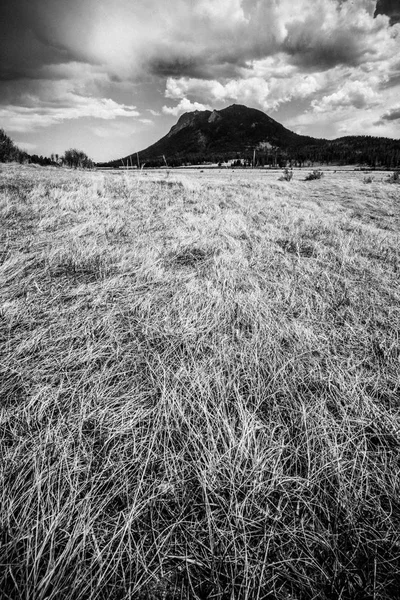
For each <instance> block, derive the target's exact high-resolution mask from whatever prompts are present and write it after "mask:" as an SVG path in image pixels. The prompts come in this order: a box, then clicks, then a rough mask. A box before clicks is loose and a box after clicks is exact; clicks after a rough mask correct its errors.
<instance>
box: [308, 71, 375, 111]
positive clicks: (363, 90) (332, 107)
mask: <svg viewBox="0 0 400 600" xmlns="http://www.w3.org/2000/svg"><path fill="white" fill-rule="evenodd" d="M376 83H377V81H376V79H375V78H372V81H371V80H370V81H369V82H367V83H365V82H362V81H345V82H344V83H343V85H341V87H340V88H339V90H338V91H337V92H334V93H332V94H330V95H327V96H323V97H322V98H321V99H318V100H313V101H312V102H311V106H312V107H313V109H314V111H315V112H317V113H321V112H329V113H332V111H336V110H342V109H343V108H347V107H354V108H357V109H360V108H363V109H365V108H367V107H368V108H370V107H372V106H376V105H377V104H378V103H379V101H380V100H381V95H380V94H379V93H378V92H377V90H376V89H374V87H375V88H376V87H377V85H376ZM374 84H375V85H374Z"/></svg>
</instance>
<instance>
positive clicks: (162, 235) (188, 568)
mask: <svg viewBox="0 0 400 600" xmlns="http://www.w3.org/2000/svg"><path fill="white" fill-rule="evenodd" d="M235 175H236V174H235ZM253 176H254V180H253V179H251V178H250V176H248V179H239V178H237V179H235V178H234V176H233V175H230V174H227V175H225V174H224V175H221V176H220V177H221V179H217V178H215V180H214V179H213V178H212V177H211V176H207V177H205V178H204V179H203V180H202V179H201V175H200V174H198V175H196V176H195V175H193V176H190V175H186V176H185V178H183V177H179V176H174V177H173V178H171V179H170V178H169V179H168V180H165V179H164V176H163V175H161V176H157V175H144V174H133V173H130V174H123V175H122V174H118V175H115V174H113V173H107V174H105V175H104V174H102V173H91V174H86V173H79V174H73V173H65V172H62V171H59V170H44V169H43V170H42V169H36V170H33V169H29V168H13V167H3V168H2V171H1V185H0V188H1V191H0V194H1V195H0V220H1V223H2V228H1V230H0V243H1V250H0V278H1V288H0V290H1V291H0V294H1V305H0V310H1V312H0V340H1V346H0V347H1V356H0V406H1V409H0V410H1V413H0V428H1V429H0V431H1V433H0V443H1V449H2V454H1V471H0V478H1V485H0V503H1V510H0V518H1V522H0V535H1V537H0V565H1V566H0V589H1V590H2V594H3V597H4V598H10V599H14V598H25V599H29V600H45V599H46V600H59V599H64V598H65V599H67V598H68V599H71V598H74V599H79V600H80V599H82V600H83V599H91V600H92V599H102V598H104V599H105V598H107V599H109V598H113V599H114V598H116V599H117V598H120V599H125V598H126V599H128V598H132V599H134V598H135V599H136V598H140V599H145V600H148V599H153V600H161V599H162V598H163V599H166V598H169V599H171V600H175V599H178V598H217V599H218V598H219V599H221V600H222V599H232V598H237V599H242V598H243V599H251V600H252V599H257V600H258V599H261V598H268V597H270V598H277V599H282V600H288V599H289V598H297V599H311V598H322V599H328V598H329V599H331V598H342V599H347V598H352V599H365V598H371V599H372V598H373V599H378V598H379V599H385V598H387V599H388V598H395V597H399V591H398V590H399V588H398V582H399V573H400V537H399V525H400V510H399V509H400V506H399V491H400V490H399V483H400V479H399V459H400V452H399V443H400V441H399V432H400V419H399V388H400V385H399V377H398V374H399V365H400V363H399V359H400V350H399V331H400V326H399V325H400V318H399V317H400V302H399V300H400V292H399V287H398V277H399V219H400V203H399V197H398V195H396V193H397V192H396V190H395V189H394V187H393V186H391V185H390V184H389V183H381V184H378V183H375V182H374V183H373V184H372V185H371V186H368V187H366V186H365V185H364V184H363V181H362V179H361V178H360V180H358V179H355V178H354V179H352V180H351V181H346V180H345V179H340V176H338V178H337V179H336V178H330V179H329V178H328V177H325V178H324V180H321V182H317V184H316V186H315V187H314V186H313V189H312V190H311V188H310V185H309V184H307V183H304V182H302V181H295V182H294V183H293V182H291V183H290V184H288V183H286V182H276V181H272V180H271V181H269V180H266V179H265V178H262V177H261V176H259V175H255V174H253ZM191 177H193V178H195V179H191ZM243 177H244V176H243ZM360 177H361V175H360Z"/></svg>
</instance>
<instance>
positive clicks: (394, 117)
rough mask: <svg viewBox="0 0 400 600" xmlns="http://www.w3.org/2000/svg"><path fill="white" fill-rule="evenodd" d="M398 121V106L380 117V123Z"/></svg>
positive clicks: (399, 117)
mask: <svg viewBox="0 0 400 600" xmlns="http://www.w3.org/2000/svg"><path fill="white" fill-rule="evenodd" d="M398 120H400V106H396V107H394V108H391V109H390V110H388V111H386V112H385V113H384V114H383V115H382V116H381V121H382V122H384V121H398Z"/></svg>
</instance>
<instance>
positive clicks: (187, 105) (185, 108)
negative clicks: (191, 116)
mask: <svg viewBox="0 0 400 600" xmlns="http://www.w3.org/2000/svg"><path fill="white" fill-rule="evenodd" d="M195 110H212V108H211V106H207V105H206V104H200V103H199V102H190V100H188V99H187V98H183V99H182V100H181V101H180V102H179V104H177V106H173V107H169V106H163V107H162V111H163V113H164V114H165V115H173V116H174V117H177V116H178V115H180V114H182V113H185V112H193V111H195Z"/></svg>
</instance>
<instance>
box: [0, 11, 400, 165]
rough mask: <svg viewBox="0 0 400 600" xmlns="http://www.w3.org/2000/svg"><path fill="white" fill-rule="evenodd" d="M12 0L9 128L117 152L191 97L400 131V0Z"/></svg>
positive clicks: (2, 59) (22, 138) (305, 128)
mask: <svg viewBox="0 0 400 600" xmlns="http://www.w3.org/2000/svg"><path fill="white" fill-rule="evenodd" d="M376 4H377V3H376V0H0V128H3V129H4V130H5V131H6V132H7V133H8V135H10V136H11V137H12V139H13V140H14V141H15V142H17V144H18V145H19V146H20V147H21V148H24V149H26V150H28V151H29V152H31V153H38V154H46V155H50V153H52V152H57V153H60V154H61V153H63V152H64V150H66V149H67V148H70V147H77V148H79V149H81V150H84V151H85V152H86V153H87V154H88V155H89V156H90V157H92V158H93V159H95V160H108V159H113V158H118V157H121V156H124V155H126V154H128V153H130V152H133V151H137V150H140V149H143V148H145V147H146V146H148V145H149V144H151V143H153V142H155V141H157V140H158V139H159V138H160V137H162V136H163V135H165V133H167V131H168V130H169V128H170V127H171V126H172V125H173V124H174V123H175V122H176V120H177V117H178V116H179V115H180V114H182V113H183V112H186V111H189V110H195V109H200V110H203V109H205V108H217V109H219V108H224V107H226V106H229V105H230V104H233V103H236V104H245V105H247V106H250V107H254V108H258V109H261V110H263V111H265V112H266V113H268V114H269V115H270V116H272V117H273V118H274V119H276V120H277V121H279V122H281V123H282V124H283V125H285V126H286V127H288V128H290V129H292V130H293V131H296V132H297V133H303V134H309V135H313V136H316V137H328V138H333V137H339V136H343V135H350V134H368V135H379V136H388V137H396V138H400V0H381V1H380V2H378V9H377V6H376Z"/></svg>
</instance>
